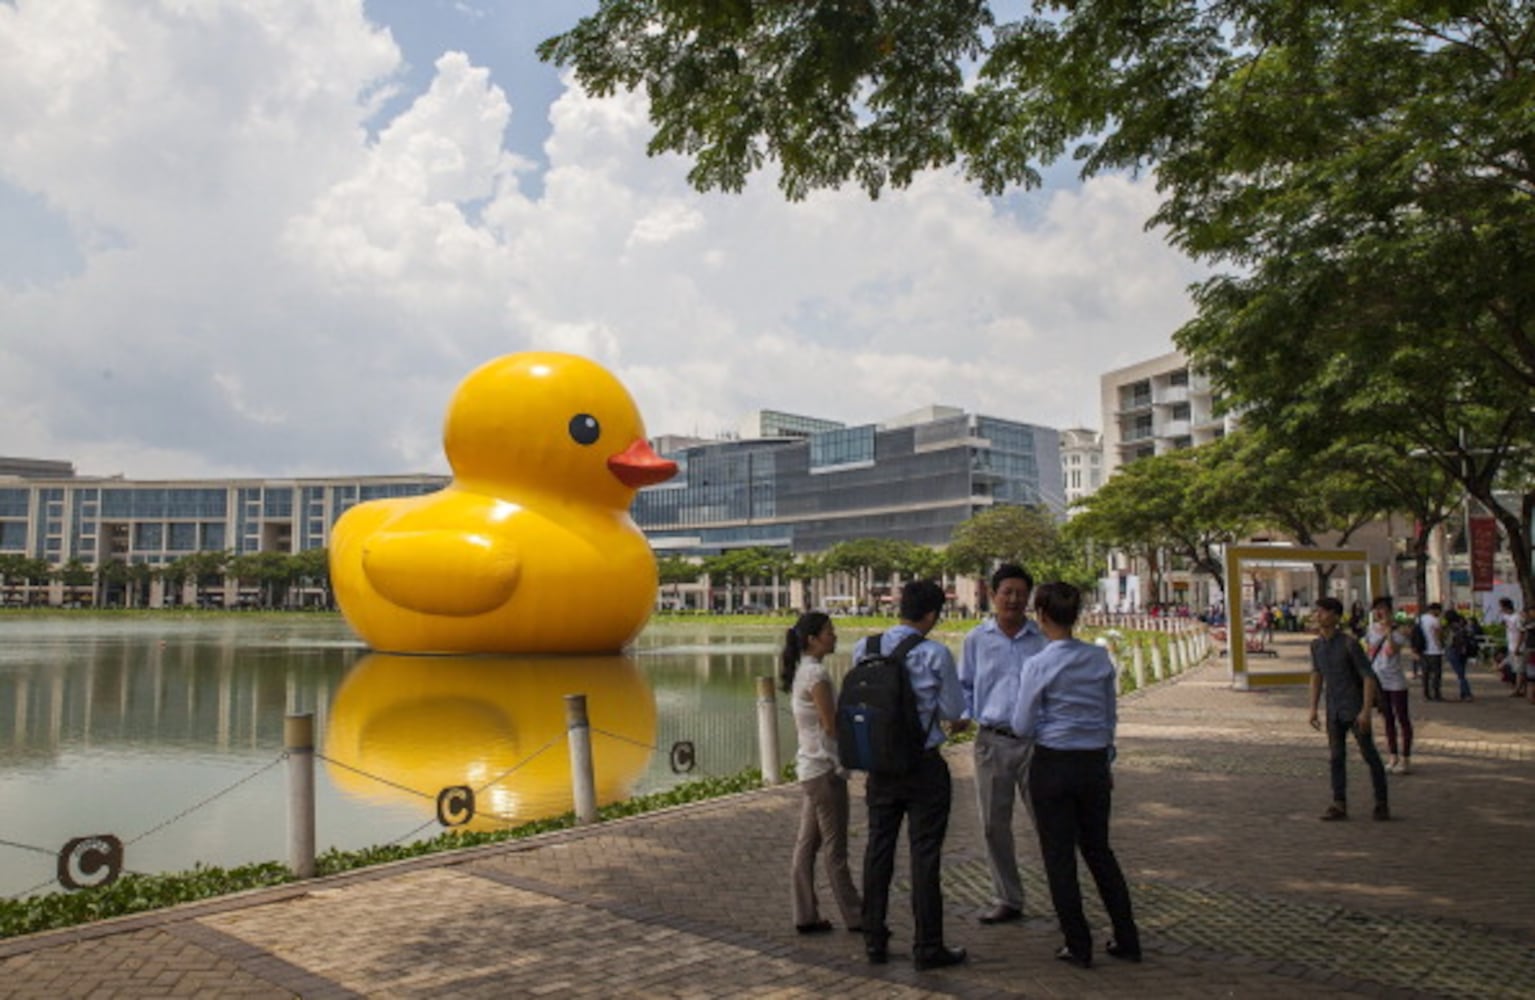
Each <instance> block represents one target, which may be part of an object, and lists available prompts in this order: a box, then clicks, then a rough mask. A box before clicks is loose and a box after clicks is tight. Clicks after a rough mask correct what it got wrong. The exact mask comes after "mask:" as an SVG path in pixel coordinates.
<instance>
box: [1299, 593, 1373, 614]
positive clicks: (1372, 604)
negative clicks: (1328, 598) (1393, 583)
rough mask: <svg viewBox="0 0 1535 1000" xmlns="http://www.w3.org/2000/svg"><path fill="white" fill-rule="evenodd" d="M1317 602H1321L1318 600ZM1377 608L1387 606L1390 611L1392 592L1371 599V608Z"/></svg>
mask: <svg viewBox="0 0 1535 1000" xmlns="http://www.w3.org/2000/svg"><path fill="white" fill-rule="evenodd" d="M1317 603H1318V604H1320V603H1321V602H1320V601H1318V602H1317ZM1376 608H1385V609H1386V610H1387V611H1390V610H1391V595H1390V594H1382V595H1380V596H1379V597H1377V598H1376V599H1375V600H1373V601H1371V602H1370V610H1371V611H1374V610H1375V609H1376Z"/></svg>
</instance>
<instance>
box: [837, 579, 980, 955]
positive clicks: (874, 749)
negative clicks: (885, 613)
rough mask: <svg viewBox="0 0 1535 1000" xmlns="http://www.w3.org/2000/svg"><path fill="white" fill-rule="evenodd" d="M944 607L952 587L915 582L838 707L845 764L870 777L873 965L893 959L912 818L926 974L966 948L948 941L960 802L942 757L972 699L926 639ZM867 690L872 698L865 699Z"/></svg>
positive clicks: (866, 879)
mask: <svg viewBox="0 0 1535 1000" xmlns="http://www.w3.org/2000/svg"><path fill="white" fill-rule="evenodd" d="M943 604H944V593H943V588H942V587H940V586H939V585H938V584H936V583H934V582H933V581H931V580H913V581H911V582H909V583H907V584H906V585H905V586H904V587H902V588H901V612H900V613H901V621H900V624H898V625H896V626H895V627H894V628H892V629H890V630H889V631H887V632H885V633H883V634H882V635H874V636H869V637H868V638H866V639H864V640H862V641H861V642H859V644H858V646H857V648H856V649H854V651H853V663H854V667H853V669H852V670H851V671H849V672H848V675H847V677H846V678H845V679H844V681H843V689H842V696H841V697H840V698H839V700H838V712H837V715H838V719H837V730H838V733H837V736H838V741H839V748H840V750H841V752H842V763H843V765H844V766H846V767H855V768H860V769H863V770H867V771H868V775H869V778H868V783H867V786H866V793H865V794H866V801H867V804H868V810H869V841H868V846H867V847H866V849H865V852H864V859H863V935H864V945H865V948H866V950H867V953H868V957H869V961H870V962H871V963H874V964H876V965H879V964H883V963H885V962H887V961H889V958H890V953H889V944H890V928H889V927H888V926H887V925H886V922H885V917H886V913H887V911H888V909H889V905H890V881H891V878H892V877H893V876H894V874H895V848H896V841H897V840H898V839H899V838H900V835H901V823H902V821H903V820H905V821H908V822H910V824H911V828H910V831H909V833H908V839H909V841H910V846H911V908H912V916H913V917H914V919H915V924H916V933H915V936H914V940H913V941H912V961H913V963H914V964H915V965H916V967H917V969H918V970H923V969H938V968H943V967H945V966H949V965H957V964H959V963H960V962H963V961H964V960H965V949H963V948H950V947H948V946H947V945H945V944H944V942H943V890H942V887H941V885H940V882H939V863H940V860H941V856H942V854H943V840H944V836H945V835H946V834H947V833H948V829H949V803H950V799H951V797H952V788H951V785H950V781H949V766H948V764H947V763H945V762H944V759H943V756H942V755H941V754H940V753H939V750H940V749H941V748H942V746H943V741H944V730H943V727H942V726H941V725H940V722H943V721H951V722H953V723H954V725H953V726H952V728H954V729H963V728H964V727H965V723H963V722H961V721H959V720H960V717H961V714H962V713H963V711H964V708H965V698H964V691H963V690H962V689H961V688H960V685H959V674H958V672H957V670H956V668H955V666H954V657H953V655H952V654H951V653H950V652H949V650H948V649H947V648H946V647H945V646H944V645H943V644H942V643H939V642H936V641H934V640H932V639H929V638H927V634H928V633H929V632H930V631H932V629H933V626H934V625H936V624H938V617H939V615H940V614H942V612H943ZM894 668H899V672H894ZM855 675H862V676H863V677H864V678H865V680H863V681H860V680H859V679H858V678H857V677H855ZM881 676H884V677H888V678H890V679H891V680H894V681H896V682H897V684H896V685H892V686H891V687H892V688H893V691H890V692H888V693H887V692H886V691H882V690H880V678H881ZM860 689H862V690H863V691H864V692H865V694H863V695H860V693H859V692H860ZM903 691H904V692H906V694H904V695H903V694H902V693H901V692H903ZM903 699H904V700H903ZM892 700H893V702H894V704H895V706H897V707H895V708H893V709H892V710H891V711H881V709H880V706H879V703H881V702H890V701H892ZM886 723H888V724H886ZM891 732H895V733H898V734H900V742H901V743H903V744H904V746H900V747H898V748H895V749H891V748H890V743H891V742H892V741H890V740H887V739H886V736H887V735H888V734H889V733H891ZM902 751H904V752H902Z"/></svg>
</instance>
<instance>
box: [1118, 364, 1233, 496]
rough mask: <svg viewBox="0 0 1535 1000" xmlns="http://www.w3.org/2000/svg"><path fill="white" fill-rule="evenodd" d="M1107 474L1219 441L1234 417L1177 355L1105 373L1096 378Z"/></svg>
mask: <svg viewBox="0 0 1535 1000" xmlns="http://www.w3.org/2000/svg"><path fill="white" fill-rule="evenodd" d="M1100 386H1101V399H1102V409H1103V456H1104V466H1105V469H1104V471H1105V475H1106V476H1107V475H1112V474H1113V472H1114V470H1115V469H1117V468H1119V467H1120V466H1121V465H1124V464H1126V463H1128V462H1133V461H1135V460H1136V459H1138V458H1149V457H1151V456H1152V455H1164V454H1166V453H1167V452H1170V451H1177V450H1179V449H1181V448H1193V447H1195V446H1196V445H1201V444H1206V443H1208V442H1210V441H1214V440H1216V439H1217V438H1220V437H1223V436H1224V435H1225V434H1226V433H1227V431H1229V430H1230V429H1231V428H1232V426H1234V421H1233V418H1232V417H1230V416H1221V415H1217V414H1216V412H1215V410H1216V403H1217V397H1216V395H1215V392H1214V390H1213V389H1212V388H1211V386H1210V383H1209V381H1208V380H1207V379H1205V378H1204V377H1203V376H1202V375H1199V374H1197V373H1195V372H1193V371H1191V370H1190V369H1189V363H1188V358H1186V357H1185V356H1184V355H1183V353H1182V352H1181V351H1174V352H1172V353H1171V354H1164V355H1161V356H1160V357H1155V358H1152V359H1150V360H1148V361H1141V362H1138V363H1136V364H1133V365H1129V366H1128V367H1125V368H1118V369H1115V370H1114V371H1111V372H1107V373H1105V374H1104V375H1103V376H1102V377H1101V379H1100Z"/></svg>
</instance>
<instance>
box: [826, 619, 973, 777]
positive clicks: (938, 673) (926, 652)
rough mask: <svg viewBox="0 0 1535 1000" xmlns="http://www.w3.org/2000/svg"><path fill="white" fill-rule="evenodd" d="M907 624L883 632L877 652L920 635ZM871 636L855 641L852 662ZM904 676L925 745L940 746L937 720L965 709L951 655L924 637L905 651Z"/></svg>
mask: <svg viewBox="0 0 1535 1000" xmlns="http://www.w3.org/2000/svg"><path fill="white" fill-rule="evenodd" d="M919 634H920V633H918V632H917V630H916V629H914V628H912V627H911V626H910V625H906V624H904V623H903V624H900V625H897V626H895V627H894V628H892V629H890V630H889V631H887V632H885V633H884V636H883V638H882V639H881V640H880V644H879V651H880V652H881V653H889V652H891V651H892V650H894V649H895V647H896V646H899V645H900V644H901V641H902V640H904V639H905V638H906V637H907V636H909V635H919ZM872 638H874V637H873V636H865V637H864V638H862V639H860V640H858V645H857V646H856V647H855V648H854V649H853V662H854V663H857V662H858V660H859V658H861V657H862V656H863V655H864V648H865V647H866V646H867V645H868V643H869V640H870V639H872ZM906 675H907V676H908V677H910V678H911V690H912V693H913V694H914V695H915V696H916V699H917V716H918V717H919V718H920V719H921V720H922V728H923V729H924V730H925V731H926V732H927V744H926V746H927V748H928V749H929V750H931V749H933V748H934V747H939V746H942V745H943V741H944V739H945V736H944V732H943V728H942V727H941V726H939V725H938V721H937V720H935V719H934V718H933V713H934V712H935V711H936V712H937V713H938V720H942V719H951V720H952V719H958V718H960V717H961V716H962V714H963V712H964V710H965V692H964V689H963V688H961V687H960V686H959V672H958V671H957V670H956V669H955V667H954V654H953V653H950V652H949V649H948V647H947V646H945V645H944V644H943V643H941V642H938V641H937V640H934V639H924V640H923V641H922V642H919V643H918V644H917V645H916V646H914V647H912V650H911V652H909V653H907V654H906Z"/></svg>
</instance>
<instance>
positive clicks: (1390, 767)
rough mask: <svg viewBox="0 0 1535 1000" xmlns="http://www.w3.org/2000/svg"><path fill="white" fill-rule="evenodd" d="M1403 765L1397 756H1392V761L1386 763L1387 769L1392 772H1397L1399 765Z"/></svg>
mask: <svg viewBox="0 0 1535 1000" xmlns="http://www.w3.org/2000/svg"><path fill="white" fill-rule="evenodd" d="M1401 765H1402V762H1401V761H1399V760H1397V759H1396V758H1395V757H1392V758H1391V760H1390V762H1389V763H1387V764H1386V770H1387V772H1389V773H1391V774H1395V773H1396V769H1397V768H1398V767H1400V766H1401Z"/></svg>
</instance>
